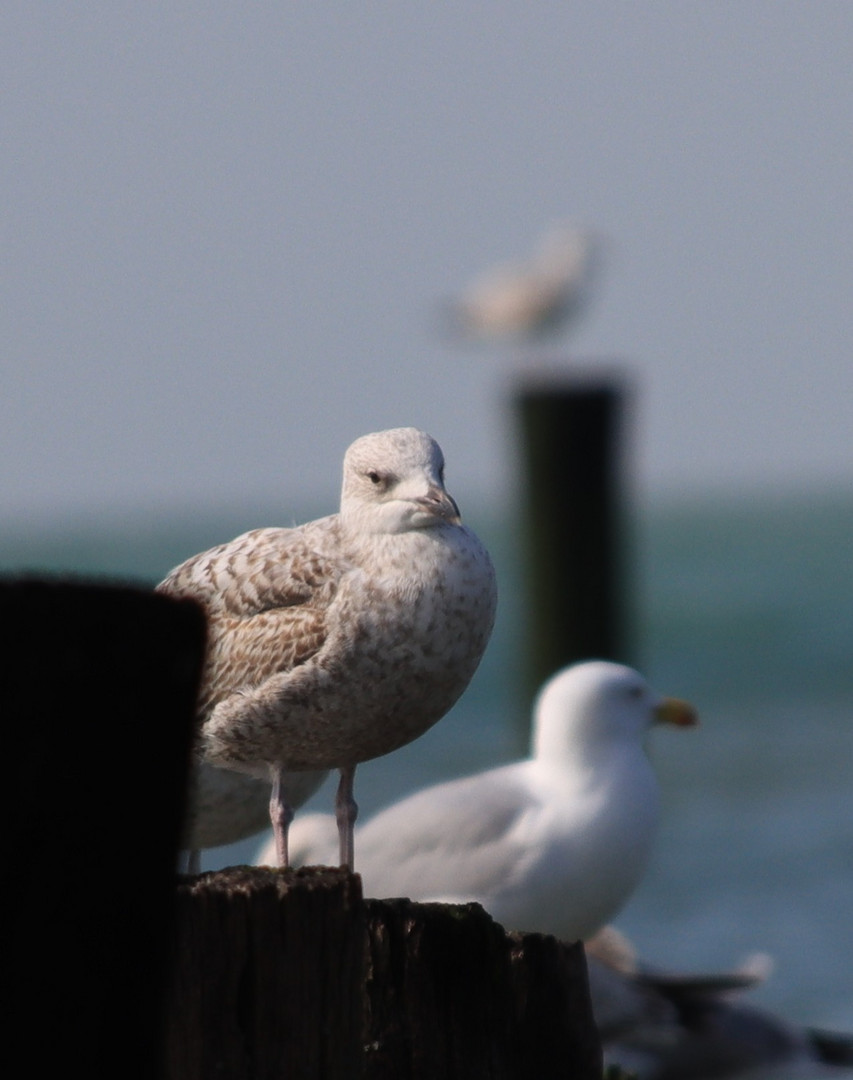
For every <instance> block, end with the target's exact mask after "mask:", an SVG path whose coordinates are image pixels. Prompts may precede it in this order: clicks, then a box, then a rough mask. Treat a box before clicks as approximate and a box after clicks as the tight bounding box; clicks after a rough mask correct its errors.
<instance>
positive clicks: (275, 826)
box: [270, 766, 293, 866]
mask: <svg viewBox="0 0 853 1080" xmlns="http://www.w3.org/2000/svg"><path fill="white" fill-rule="evenodd" d="M283 773H284V770H283V769H282V768H281V767H280V766H276V767H275V768H274V769H273V770H272V795H271V796H270V821H271V822H272V831H273V834H274V836H275V853H276V857H277V858H278V865H279V866H289V865H290V860H289V856H288V851H287V831H288V829H289V828H290V823H291V821H293V807H291V805H290V803H288V801H287V793H286V792H285V790H284V784H283V783H282V775H283Z"/></svg>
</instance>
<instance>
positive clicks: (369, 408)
mask: <svg viewBox="0 0 853 1080" xmlns="http://www.w3.org/2000/svg"><path fill="white" fill-rule="evenodd" d="M851 48H853V4H851V3H850V2H849V0H838V2H820V0H804V2H801V3H789V2H785V0H768V2H749V0H731V2H726V0H713V2H710V0H709V2H706V3H689V2H686V0H678V2H672V3H670V2H644V3H613V2H607V0H596V2H591V0H590V2H584V3H580V2H571V0H560V2H556V0H554V2H544V3H533V4H521V3H514V4H510V3H507V2H503V0H488V2H487V0H476V2H475V0H470V2H465V0H461V2H458V3H454V4H452V5H451V4H442V3H435V2H417V3H408V2H400V0H387V2H369V0H368V2H360V3H358V4H345V3H334V4H330V3H322V2H318V3H310V4H306V3H285V2H279V3H256V2H252V3H248V2H246V3H221V2H219V3H209V2H208V3H204V4H200V3H199V4H189V3H181V2H180V0H171V2H170V3H168V4H160V3H144V4H140V3H132V4H131V3H122V2H118V0H111V2H109V3H96V2H91V0H90V2H88V3H86V4H75V5H71V4H61V5H60V4H51V3H33V2H31V0H27V2H21V3H14V2H9V3H6V4H4V6H3V13H2V15H0V96H1V98H2V103H3V104H2V120H0V123H2V145H3V155H2V161H3V165H2V175H3V181H2V199H0V215H2V218H0V220H2V260H3V277H2V293H3V302H2V336H0V342H2V349H3V357H2V388H0V502H2V506H3V509H4V512H5V513H6V515H7V516H15V515H19V514H23V513H25V512H30V511H35V512H38V513H45V512H55V513H65V512H66V511H68V510H71V509H74V508H80V507H91V508H93V509H101V508H104V507H110V506H114V507H124V506H138V507H148V506H151V507H154V506H161V505H165V504H170V505H180V504H182V503H189V504H192V505H201V504H212V503H223V502H228V501H230V500H239V501H241V502H257V501H264V502H267V503H272V504H273V505H277V504H279V503H280V504H281V506H282V508H283V514H286V511H287V510H288V509H289V508H290V507H291V505H292V504H293V502H294V500H301V499H303V498H304V495H305V493H306V492H307V491H309V490H311V489H317V490H319V491H320V493H321V495H322V496H323V497H327V496H330V497H331V498H334V497H335V495H336V492H337V488H338V484H339V472H340V460H341V456H342V453H343V450H344V448H345V447H346V445H347V444H348V443H349V442H350V441H351V440H352V439H353V438H354V437H356V436H357V435H360V434H362V433H364V432H366V431H371V430H376V429H378V428H383V427H392V426H398V425H402V424H416V425H418V426H420V427H424V428H426V429H427V430H429V431H430V432H432V434H434V435H435V436H436V437H437V438H438V439H439V441H440V442H441V444H442V446H443V447H444V449H445V453H446V456H447V458H448V476H449V483H450V487H451V490H453V491H454V492H455V493H457V494H459V493H461V494H462V495H463V496H464V495H465V493H466V492H472V491H475V490H478V489H479V490H481V491H483V492H486V493H497V494H500V493H501V492H504V491H505V490H506V488H505V487H504V479H505V477H506V474H507V472H508V470H510V469H511V466H512V440H511V418H510V416H509V414H508V410H507V407H506V402H507V394H508V389H507V388H508V382H509V375H510V372H511V371H512V369H513V367H514V366H516V365H517V364H518V359H519V358H518V357H513V355H512V353H511V352H509V351H504V352H501V351H500V350H490V349H482V348H480V349H472V348H461V347H459V346H452V347H450V346H448V345H447V343H445V342H443V341H441V340H440V339H439V337H438V336H437V335H436V333H435V326H434V315H435V309H436V305H437V303H438V302H439V301H440V300H441V299H442V298H444V297H446V296H448V295H449V294H451V293H453V292H454V291H456V290H458V289H459V288H460V287H461V286H462V285H463V284H464V283H465V282H467V281H468V280H469V279H470V277H471V276H472V275H474V274H476V273H477V272H479V271H480V270H481V269H482V268H483V267H485V266H488V265H489V264H490V263H492V262H494V261H496V260H500V259H503V258H506V257H512V256H515V255H524V254H525V253H526V252H527V251H528V250H529V248H530V247H531V245H532V244H533V243H534V242H535V239H536V237H537V235H538V234H539V232H540V231H541V229H542V227H543V226H544V225H546V224H547V223H548V222H549V221H551V220H552V219H554V218H556V217H569V218H574V219H575V220H578V221H580V222H583V223H587V224H589V225H592V226H594V227H596V228H597V229H600V230H601V231H602V232H603V233H604V234H605V235H606V237H607V248H606V261H605V264H604V267H603V270H602V273H601V275H600V278H599V281H598V285H597V288H596V290H595V299H594V302H593V304H592V305H591V307H590V309H589V311H588V313H587V315H586V317H585V318H584V320H583V321H582V322H581V323H580V324H578V326H577V327H576V329H575V330H574V331H572V332H571V333H570V334H569V335H567V336H566V337H565V339H563V340H561V341H559V342H557V343H556V344H555V346H554V350H553V351H554V353H555V354H557V355H560V356H562V355H566V356H572V357H574V358H576V362H579V363H582V364H583V365H584V366H593V367H594V366H596V365H598V364H604V363H605V362H609V361H611V360H619V361H620V362H622V363H624V365H625V366H626V368H627V369H628V370H629V371H631V372H632V373H633V374H634V377H635V390H636V405H637V413H636V422H635V431H634V434H633V442H632V447H633V449H634V450H635V451H636V457H635V461H634V471H635V474H636V475H637V477H638V480H639V482H640V483H641V485H642V486H643V488H644V489H646V490H652V491H659V490H671V489H682V488H704V487H707V486H711V485H713V486H721V485H731V486H735V485H736V486H747V485H752V484H756V483H772V484H773V485H775V486H777V487H779V486H782V487H784V486H787V485H791V484H793V485H798V486H803V485H807V484H817V483H820V484H823V483H827V482H836V483H838V482H842V483H843V482H845V481H846V482H851V481H853V450H851V428H853V364H851V349H853V303H851V284H853V190H851V177H853V138H852V137H851V133H853V63H851V55H853V53H851Z"/></svg>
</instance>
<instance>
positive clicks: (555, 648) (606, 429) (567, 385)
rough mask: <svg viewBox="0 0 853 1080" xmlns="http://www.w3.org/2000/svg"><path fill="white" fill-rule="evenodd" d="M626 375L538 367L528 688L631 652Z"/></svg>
mask: <svg viewBox="0 0 853 1080" xmlns="http://www.w3.org/2000/svg"><path fill="white" fill-rule="evenodd" d="M626 398H627V389H626V385H625V379H624V377H622V376H619V375H610V376H606V375H601V376H595V377H593V376H583V375H580V374H577V373H573V372H572V371H571V370H567V371H566V373H565V374H554V373H551V372H548V373H547V374H545V373H543V374H542V375H540V376H537V375H535V374H531V375H529V376H527V377H525V378H524V379H521V380H519V382H518V383H517V385H516V388H515V394H514V402H515V408H516V412H517V416H518V421H519V426H520V435H521V443H522V451H521V458H522V481H523V490H524V495H525V498H524V500H523V505H522V514H523V529H524V536H525V546H524V552H525V554H524V562H525V574H526V593H525V596H526V610H525V618H526V621H527V625H526V634H525V636H524V640H525V647H526V649H527V679H526V681H527V688H528V691H529V693H530V694H531V695H532V694H533V693H535V691H536V690H537V689H538V687H539V686H540V685H541V684H542V682H543V681H544V680H545V679H546V678H548V677H549V676H550V675H552V674H553V673H554V672H555V671H556V670H557V669H558V668H560V667H562V666H563V665H565V664H568V663H571V662H573V661H576V660H585V659H593V658H598V659H606V660H619V661H623V662H624V661H627V660H629V651H630V647H629V641H628V610H627V609H628V605H627V600H626V589H625V586H626V580H625V577H626V575H625V562H624V559H625V551H624V542H625V537H624V524H625V523H624V507H623V505H622V499H623V476H622V445H621V443H622V435H623V427H624V419H625V409H626Z"/></svg>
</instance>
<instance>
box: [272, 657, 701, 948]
mask: <svg viewBox="0 0 853 1080" xmlns="http://www.w3.org/2000/svg"><path fill="white" fill-rule="evenodd" d="M656 720H658V721H659V720H668V721H670V722H674V723H680V724H688V723H692V722H694V721H695V714H694V713H693V712H692V710H691V709H690V708H689V706H687V705H685V704H684V703H683V702H676V701H674V699H665V698H661V697H660V696H659V695H658V694H656V693H655V692H654V691H653V690H651V689H650V688H649V686H648V685H647V683H646V682H645V680H643V679H642V677H641V676H640V675H638V674H637V672H635V671H632V670H631V669H630V668H626V667H623V666H622V665H619V664H611V663H607V662H604V661H592V662H588V663H583V664H577V665H575V666H573V667H570V668H567V669H565V670H563V671H562V672H560V673H558V674H557V675H555V676H554V677H553V678H552V679H551V680H550V681H549V682H547V683H546V684H545V686H544V687H543V689H542V691H541V693H540V696H539V698H538V701H537V705H536V711H535V732H534V740H533V743H534V753H533V757H531V758H529V759H527V760H525V761H519V762H516V763H514V764H512V765H505V766H502V767H500V768H496V769H490V770H488V771H487V772H483V773H479V774H476V775H474V776H467V777H463V778H460V779H458V780H451V781H448V782H447V783H442V784H436V785H435V786H433V787H428V788H425V789H423V790H422V791H419V792H416V793H415V794H413V795H410V796H409V797H408V798H404V799H402V800H401V801H399V802H397V803H394V804H393V805H391V806H389V807H387V808H386V809H385V810H383V811H380V812H379V813H378V814H376V815H375V816H374V817H373V818H371V819H370V820H369V821H368V822H366V823H365V824H364V825H363V826H361V828H359V830H358V832H357V838H358V848H359V872H360V873H361V875H362V879H363V882H364V888H365V892H366V893H367V895H370V896H381V897H387V896H408V897H410V898H411V899H413V900H424V901H428V900H429V901H436V900H437V901H446V902H466V901H471V900H475V901H478V902H479V903H481V904H482V905H483V906H484V907H485V908H486V910H487V911H488V912H489V913H490V914H491V915H492V916H493V917H494V918H495V919H496V920H497V921H498V922H500V923H502V924H503V925H504V926H505V927H507V928H508V929H513V930H526V931H535V932H541V933H549V934H554V935H555V936H556V937H559V938H562V939H564V940H576V939H578V938H587V937H589V936H590V935H592V934H593V933H594V932H595V931H596V930H597V929H598V928H599V927H600V926H602V925H603V924H604V923H605V922H607V921H608V920H609V919H611V918H612V917H613V915H614V914H615V913H616V912H617V911H618V910H619V909H620V908H621V907H622V905H623V904H624V903H625V901H626V900H627V899H628V897H629V896H630V895H631V893H632V891H633V890H634V888H635V887H636V886H637V884H638V883H639V881H640V880H641V878H642V875H643V873H644V871H645V868H646V863H647V860H648V856H649V852H650V849H651V845H652V841H653V839H654V836H655V833H656V829H657V821H658V808H659V794H658V785H657V781H656V778H655V775H654V772H653V770H652V767H651V764H650V762H649V760H648V758H647V756H646V754H645V752H644V749H643V739H644V736H645V734H646V732H647V731H648V729H649V727H650V726H651V724H652V723H653V722H655V721H656ZM333 834H334V822H333V821H331V819H329V818H328V817H326V816H325V815H309V816H308V817H305V818H304V819H302V820H301V821H297V822H296V824H295V826H294V829H293V836H292V844H293V853H294V861H299V862H303V863H314V862H320V863H324V862H328V861H329V860H330V859H331V858H333V843H332V841H333ZM269 854H270V853H269V852H268V851H267V852H265V853H264V854H263V855H262V856H261V861H265V860H266V861H269Z"/></svg>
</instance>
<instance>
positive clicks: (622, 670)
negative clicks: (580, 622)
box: [534, 660, 697, 761]
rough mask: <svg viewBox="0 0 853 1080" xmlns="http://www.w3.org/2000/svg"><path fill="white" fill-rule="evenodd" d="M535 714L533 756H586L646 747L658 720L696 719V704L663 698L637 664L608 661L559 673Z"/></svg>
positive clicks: (683, 724)
mask: <svg viewBox="0 0 853 1080" xmlns="http://www.w3.org/2000/svg"><path fill="white" fill-rule="evenodd" d="M535 716H536V724H535V736H534V754H535V756H536V758H537V759H541V760H542V761H548V760H549V759H559V758H562V759H565V758H566V757H567V756H573V757H574V756H580V757H583V755H584V754H585V752H586V751H594V749H595V748H598V747H602V746H626V745H632V744H633V745H634V746H636V747H641V746H642V743H643V739H644V736H645V734H646V732H647V731H648V730H649V728H650V727H651V726H652V725H653V724H658V723H667V724H674V725H676V726H678V727H689V726H692V725H694V724H696V723H697V715H696V711H695V709H694V708H693V706H692V705H689V704H688V703H687V702H686V701H681V700H679V699H678V698H670V697H661V695H660V694H658V693H656V691H654V690H653V689H652V688H651V687H650V686H649V684H648V683H647V682H646V680H645V679H644V678H643V676H642V675H640V674H639V672H637V671H634V670H633V668H629V667H625V666H624V665H623V664H614V663H610V662H609V661H605V660H591V661H587V662H585V663H581V664H574V665H572V666H571V667H568V668H564V669H563V670H562V671H560V672H558V673H557V674H556V675H554V676H553V677H552V678H551V679H549V681H548V682H547V683H545V685H544V686H543V688H542V690H541V691H540V693H539V697H538V699H537V702H536V712H535Z"/></svg>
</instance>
